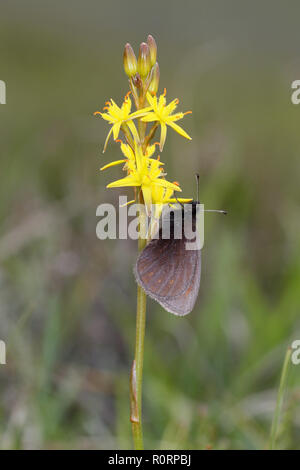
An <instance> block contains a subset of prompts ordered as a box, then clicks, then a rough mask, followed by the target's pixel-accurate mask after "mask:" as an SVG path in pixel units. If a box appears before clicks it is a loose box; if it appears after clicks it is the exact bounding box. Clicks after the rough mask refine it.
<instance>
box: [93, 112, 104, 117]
mask: <svg viewBox="0 0 300 470" xmlns="http://www.w3.org/2000/svg"><path fill="white" fill-rule="evenodd" d="M97 114H100V116H102V113H100V111H95V112H94V113H93V116H96V115H97Z"/></svg>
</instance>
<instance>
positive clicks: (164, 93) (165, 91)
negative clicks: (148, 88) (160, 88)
mask: <svg viewBox="0 0 300 470" xmlns="http://www.w3.org/2000/svg"><path fill="white" fill-rule="evenodd" d="M166 94H167V89H166V88H164V92H163V96H166Z"/></svg>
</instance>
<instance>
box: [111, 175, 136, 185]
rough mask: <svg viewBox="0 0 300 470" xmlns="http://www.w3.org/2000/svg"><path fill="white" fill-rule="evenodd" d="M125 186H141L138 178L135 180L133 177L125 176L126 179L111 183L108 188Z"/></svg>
mask: <svg viewBox="0 0 300 470" xmlns="http://www.w3.org/2000/svg"><path fill="white" fill-rule="evenodd" d="M124 186H140V181H139V180H138V179H137V178H134V177H133V176H131V175H129V176H125V178H122V179H120V180H117V181H113V182H112V183H109V184H108V185H107V186H106V187H107V188H122V187H124Z"/></svg>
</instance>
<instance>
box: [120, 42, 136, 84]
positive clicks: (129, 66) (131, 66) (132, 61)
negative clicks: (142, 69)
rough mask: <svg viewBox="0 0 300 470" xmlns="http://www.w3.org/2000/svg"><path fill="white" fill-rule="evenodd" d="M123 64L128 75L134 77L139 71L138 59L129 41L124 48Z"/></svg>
mask: <svg viewBox="0 0 300 470" xmlns="http://www.w3.org/2000/svg"><path fill="white" fill-rule="evenodd" d="M123 64H124V70H125V73H126V75H128V77H133V76H134V75H135V74H136V72H137V60H136V57H135V53H134V52H133V49H132V47H131V45H130V44H129V43H127V44H126V45H125V48H124V55H123Z"/></svg>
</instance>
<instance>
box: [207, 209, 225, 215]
mask: <svg viewBox="0 0 300 470" xmlns="http://www.w3.org/2000/svg"><path fill="white" fill-rule="evenodd" d="M204 212H218V213H219V214H223V215H227V214H228V212H227V211H223V210H219V209H204Z"/></svg>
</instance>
